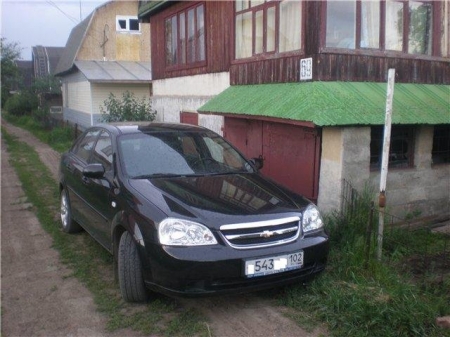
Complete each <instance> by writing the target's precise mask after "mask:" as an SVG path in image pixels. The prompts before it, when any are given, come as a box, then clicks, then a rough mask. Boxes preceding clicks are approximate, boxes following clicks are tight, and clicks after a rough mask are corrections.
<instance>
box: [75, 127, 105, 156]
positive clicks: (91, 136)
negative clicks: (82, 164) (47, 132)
mask: <svg viewBox="0 0 450 337" xmlns="http://www.w3.org/2000/svg"><path fill="white" fill-rule="evenodd" d="M99 132H100V130H98V129H97V130H92V131H88V132H87V133H86V134H85V135H84V137H82V138H81V139H80V141H79V142H78V145H77V146H76V147H75V149H74V151H73V152H74V153H75V154H76V155H77V156H78V157H80V158H81V159H82V160H84V161H86V162H87V161H88V159H89V157H90V155H91V152H92V149H93V148H94V144H95V140H96V139H97V136H98V134H99Z"/></svg>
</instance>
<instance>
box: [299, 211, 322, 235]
mask: <svg viewBox="0 0 450 337" xmlns="http://www.w3.org/2000/svg"><path fill="white" fill-rule="evenodd" d="M302 225H303V232H309V231H313V230H316V229H320V228H322V227H323V220H322V217H321V216H320V212H319V210H318V209H317V207H316V206H314V205H313V204H311V205H309V206H308V207H306V210H305V211H304V212H303V220H302Z"/></svg>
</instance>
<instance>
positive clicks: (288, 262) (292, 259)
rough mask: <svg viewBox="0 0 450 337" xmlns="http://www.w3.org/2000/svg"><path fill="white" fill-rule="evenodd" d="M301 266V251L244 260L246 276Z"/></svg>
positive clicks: (266, 273)
mask: <svg viewBox="0 0 450 337" xmlns="http://www.w3.org/2000/svg"><path fill="white" fill-rule="evenodd" d="M301 267H303V251H299V252H296V253H292V254H286V255H278V256H273V257H265V258H261V259H256V260H247V261H245V275H246V276H247V277H255V276H263V275H268V274H275V273H281V272H284V271H288V270H293V269H300V268H301Z"/></svg>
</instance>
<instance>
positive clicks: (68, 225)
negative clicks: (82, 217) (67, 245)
mask: <svg viewBox="0 0 450 337" xmlns="http://www.w3.org/2000/svg"><path fill="white" fill-rule="evenodd" d="M60 200H61V204H60V205H61V207H60V213H61V226H62V230H63V231H64V232H66V233H77V232H79V231H81V226H80V225H79V224H77V223H76V222H75V221H74V220H73V219H72V210H71V208H70V200H69V196H68V194H67V191H66V190H65V189H63V190H62V191H61V196H60Z"/></svg>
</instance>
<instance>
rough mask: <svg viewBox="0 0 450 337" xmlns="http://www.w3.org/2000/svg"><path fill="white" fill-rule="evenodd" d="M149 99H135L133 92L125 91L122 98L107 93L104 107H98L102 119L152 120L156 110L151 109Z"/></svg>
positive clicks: (106, 120)
mask: <svg viewBox="0 0 450 337" xmlns="http://www.w3.org/2000/svg"><path fill="white" fill-rule="evenodd" d="M151 108H152V106H151V103H150V100H149V99H145V98H142V99H141V100H140V101H139V100H138V99H136V97H135V96H134V94H133V93H131V92H129V91H126V92H124V93H123V95H122V100H120V99H118V98H117V97H116V96H115V95H114V94H113V93H110V94H109V97H108V99H106V100H105V101H104V107H102V106H101V107H100V111H101V112H102V121H103V122H106V123H109V122H125V121H150V122H151V121H153V120H154V119H155V116H156V112H155V111H152V109H151Z"/></svg>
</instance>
